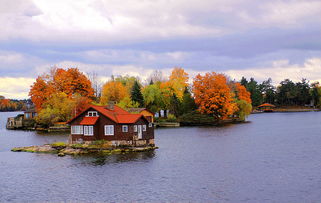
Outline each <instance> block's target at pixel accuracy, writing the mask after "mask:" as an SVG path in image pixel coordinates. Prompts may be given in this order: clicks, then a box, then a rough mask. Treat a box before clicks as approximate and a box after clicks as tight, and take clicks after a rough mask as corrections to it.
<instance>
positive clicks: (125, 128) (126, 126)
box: [122, 125, 128, 133]
mask: <svg viewBox="0 0 321 203" xmlns="http://www.w3.org/2000/svg"><path fill="white" fill-rule="evenodd" d="M122 131H123V132H124V133H127V132H128V125H123V126H122Z"/></svg>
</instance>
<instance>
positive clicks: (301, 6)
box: [0, 0, 321, 99]
mask: <svg viewBox="0 0 321 203" xmlns="http://www.w3.org/2000/svg"><path fill="white" fill-rule="evenodd" d="M0 24H1V29H0V73H1V74H0V95H3V96H5V97H7V98H19V99H23V98H28V91H29V87H30V85H31V84H32V83H33V82H34V81H35V78H36V77H37V76H38V75H39V74H42V73H44V72H48V71H49V69H50V68H51V67H53V66H57V67H61V68H68V67H78V68H79V69H80V70H81V71H83V72H85V73H92V72H95V73H97V75H98V76H99V77H100V79H101V80H102V81H105V80H107V79H108V78H109V77H110V76H111V75H126V74H128V75H133V76H139V77H140V78H141V79H142V80H144V79H146V78H147V77H148V75H149V74H150V73H151V72H152V71H153V70H156V69H157V70H161V71H162V72H163V73H164V75H169V73H170V70H171V69H172V68H173V67H177V66H178V67H183V68H184V69H185V70H186V71H187V72H188V73H189V74H190V77H194V76H195V75H196V74H197V73H205V72H208V71H215V72H222V73H225V74H227V75H229V76H230V77H231V78H232V79H236V80H239V79H240V78H241V77H242V76H245V77H247V78H250V77H254V78H255V79H256V80H258V81H260V82H261V81H263V80H265V79H267V78H268V77H271V78H272V79H273V81H274V83H275V84H277V83H279V82H280V81H281V80H283V79H285V78H290V79H292V80H294V81H297V80H300V79H301V78H307V79H309V80H310V81H316V80H319V81H321V1H320V0H305V1H304V0H266V1H265V0H264V1H258V0H144V1H142V0H121V1H120V0H77V1H75V0H54V1H52V0H0Z"/></svg>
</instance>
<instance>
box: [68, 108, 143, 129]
mask: <svg viewBox="0 0 321 203" xmlns="http://www.w3.org/2000/svg"><path fill="white" fill-rule="evenodd" d="M90 108H92V109H94V110H96V111H98V112H99V113H101V114H102V115H104V116H106V117H108V118H109V119H111V120H112V121H114V122H115V123H127V124H129V123H135V122H136V121H137V120H138V119H139V118H141V117H144V116H143V115H141V114H132V113H129V112H128V111H125V110H124V109H122V108H120V107H118V106H116V105H115V106H114V108H113V109H108V108H107V106H96V105H91V106H89V107H88V108H87V109H86V110H85V111H88V110H89V109H90ZM85 111H83V112H85ZM83 112H81V113H80V114H78V115H77V116H75V117H74V118H72V119H71V120H69V121H68V122H67V123H70V122H72V121H73V120H74V119H75V118H77V117H78V116H80V115H81V114H82V113H83ZM85 118H97V119H98V117H85ZM85 118H84V119H85ZM96 121H97V120H96ZM96 121H95V122H96ZM82 122H83V121H82ZM81 125H83V124H81Z"/></svg>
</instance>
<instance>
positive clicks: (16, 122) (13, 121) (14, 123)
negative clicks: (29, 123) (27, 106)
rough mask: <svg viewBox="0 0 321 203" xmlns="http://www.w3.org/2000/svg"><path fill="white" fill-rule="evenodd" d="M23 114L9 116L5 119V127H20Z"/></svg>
mask: <svg viewBox="0 0 321 203" xmlns="http://www.w3.org/2000/svg"><path fill="white" fill-rule="evenodd" d="M23 118H24V115H23V114H18V115H17V116H16V117H9V118H8V119H7V124H6V128H7V129H20V128H22V127H23Z"/></svg>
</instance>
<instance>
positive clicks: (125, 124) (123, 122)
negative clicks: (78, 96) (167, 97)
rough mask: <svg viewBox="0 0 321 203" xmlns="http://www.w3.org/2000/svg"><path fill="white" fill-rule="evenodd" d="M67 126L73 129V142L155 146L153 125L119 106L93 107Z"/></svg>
mask: <svg viewBox="0 0 321 203" xmlns="http://www.w3.org/2000/svg"><path fill="white" fill-rule="evenodd" d="M67 124H69V125H70V126H71V135H70V139H69V142H70V143H82V142H91V141H95V140H108V141H111V143H112V145H114V146H118V145H133V146H140V145H153V144H154V126H153V123H151V122H149V121H148V119H147V118H146V117H145V116H143V115H142V114H132V113H129V112H128V111H125V110H124V109H122V108H120V107H118V106H117V105H108V106H96V105H91V106H89V107H88V108H87V109H86V110H84V111H83V112H81V113H79V114H78V115H77V116H75V117H74V118H72V119H71V120H69V121H68V122H67Z"/></svg>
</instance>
